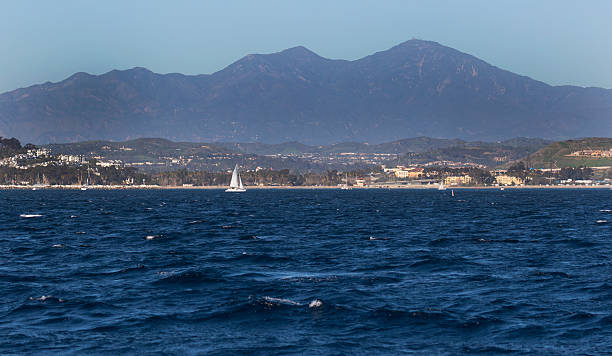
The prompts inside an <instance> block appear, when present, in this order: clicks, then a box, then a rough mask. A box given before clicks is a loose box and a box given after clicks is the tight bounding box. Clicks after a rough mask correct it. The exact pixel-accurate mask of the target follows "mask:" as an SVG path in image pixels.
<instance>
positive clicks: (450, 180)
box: [444, 174, 473, 185]
mask: <svg viewBox="0 0 612 356" xmlns="http://www.w3.org/2000/svg"><path fill="white" fill-rule="evenodd" d="M472 182H473V179H472V177H470V176H468V175H467V174H466V175H464V176H450V177H446V178H444V184H445V185H466V184H471V183H472Z"/></svg>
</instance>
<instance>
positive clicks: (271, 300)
mask: <svg viewBox="0 0 612 356" xmlns="http://www.w3.org/2000/svg"><path fill="white" fill-rule="evenodd" d="M263 300H265V301H266V302H269V303H279V304H289V305H302V304H300V303H298V302H296V301H293V300H291V299H284V298H274V297H268V296H266V297H263Z"/></svg>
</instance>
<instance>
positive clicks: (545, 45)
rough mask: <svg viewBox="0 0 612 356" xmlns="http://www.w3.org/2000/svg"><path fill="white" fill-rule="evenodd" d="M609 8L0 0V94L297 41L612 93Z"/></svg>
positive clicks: (330, 52)
mask: <svg viewBox="0 0 612 356" xmlns="http://www.w3.org/2000/svg"><path fill="white" fill-rule="evenodd" d="M611 18H612V1H610V0H589V1H578V0H567V1H565V0H538V1H535V0H513V1H501V0H500V1H492V0H482V1H469V0H461V1H460V0H455V1H450V0H449V1H434V0H427V1H424V0H420V1H410V0H397V1H382V0H377V1H367V0H366V1H364V0H360V1H355V0H346V1H345V0H336V1H332V0H322V1H318V0H308V1H304V0H302V1H289V0H276V1H264V0H260V1H254V0H253V1H238V0H236V1H232V0H224V1H212V0H210V1H204V0H202V1H156V0H146V1H144V0H143V1H127V0H122V1H111V0H104V1H87V0H74V1H61V0H57V1H43V0H40V1H29V0H0V92H4V91H7V90H12V89H16V88H18V87H24V86H28V85H32V84H36V83H42V82H45V81H59V80H62V79H64V78H66V77H68V76H69V75H71V74H73V73H75V72H81V71H82V72H88V73H92V74H101V73H104V72H107V71H109V70H112V69H127V68H131V67H135V66H141V67H146V68H149V69H151V70H152V71H154V72H158V73H169V72H181V73H185V74H202V73H212V72H215V71H217V70H220V69H222V68H223V67H225V66H226V65H228V64H230V63H231V62H233V61H235V60H237V59H239V58H241V57H242V56H244V55H246V54H248V53H269V52H278V51H280V50H283V49H285V48H288V47H293V46H297V45H303V46H306V47H308V48H310V49H311V50H313V51H314V52H316V53H318V54H319V55H321V56H324V57H328V58H341V59H357V58H361V57H363V56H366V55H368V54H371V53H373V52H376V51H381V50H385V49H388V48H390V47H392V46H394V45H396V44H398V43H401V42H403V41H406V40H409V39H411V38H413V37H416V38H420V39H426V40H432V41H436V42H440V43H441V44H444V45H447V46H450V47H453V48H456V49H458V50H460V51H463V52H467V53H470V54H473V55H475V56H477V57H479V58H481V59H483V60H485V61H487V62H489V63H491V64H494V65H496V66H498V67H501V68H504V69H507V70H510V71H513V72H516V73H519V74H522V75H527V76H530V77H532V78H534V79H538V80H542V81H544V82H547V83H550V84H554V85H561V84H572V85H580V86H600V87H605V88H612V69H611V67H612V21H611Z"/></svg>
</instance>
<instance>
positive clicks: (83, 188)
mask: <svg viewBox="0 0 612 356" xmlns="http://www.w3.org/2000/svg"><path fill="white" fill-rule="evenodd" d="M88 187H89V163H88V164H87V183H86V184H85V186H81V190H87V188H88Z"/></svg>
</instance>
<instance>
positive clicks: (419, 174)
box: [395, 167, 423, 179]
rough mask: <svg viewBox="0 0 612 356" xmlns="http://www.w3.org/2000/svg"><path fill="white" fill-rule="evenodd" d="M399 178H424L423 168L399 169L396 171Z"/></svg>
mask: <svg viewBox="0 0 612 356" xmlns="http://www.w3.org/2000/svg"><path fill="white" fill-rule="evenodd" d="M395 176H396V177H397V178H408V179H420V178H423V168H409V169H406V168H405V167H404V168H403V169H398V170H396V171H395Z"/></svg>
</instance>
